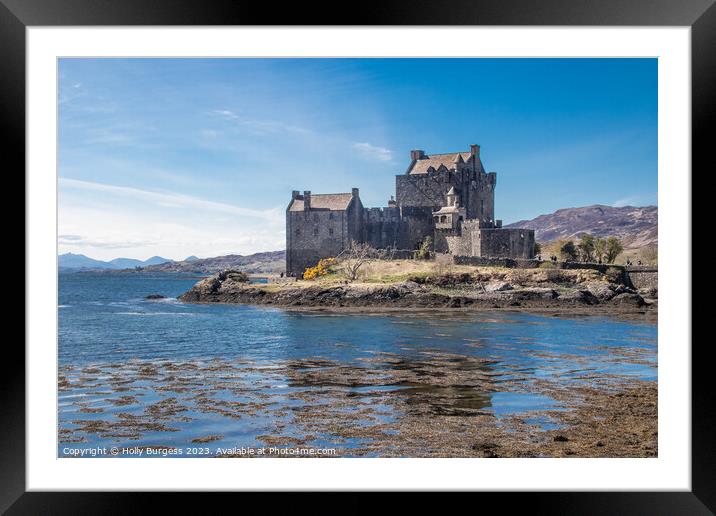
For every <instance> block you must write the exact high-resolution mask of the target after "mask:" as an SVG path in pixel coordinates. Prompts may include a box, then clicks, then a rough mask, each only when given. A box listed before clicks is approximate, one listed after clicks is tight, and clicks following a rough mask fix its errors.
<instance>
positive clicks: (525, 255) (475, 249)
mask: <svg viewBox="0 0 716 516" xmlns="http://www.w3.org/2000/svg"><path fill="white" fill-rule="evenodd" d="M446 241H447V247H448V250H449V251H450V253H451V254H453V255H454V256H490V257H494V258H513V259H515V258H520V259H530V258H533V257H534V245H535V234H534V231H533V230H531V229H504V228H484V227H482V228H481V227H480V225H479V223H478V221H470V220H469V221H466V222H463V225H462V234H461V235H460V236H448V237H447V238H446Z"/></svg>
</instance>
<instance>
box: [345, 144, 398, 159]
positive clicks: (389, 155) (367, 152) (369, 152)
mask: <svg viewBox="0 0 716 516" xmlns="http://www.w3.org/2000/svg"><path fill="white" fill-rule="evenodd" d="M353 148H354V149H356V150H357V151H358V152H360V153H361V154H362V155H363V156H365V157H366V158H369V159H374V160H378V161H390V160H392V159H393V151H391V150H390V149H386V148H385V147H379V146H377V145H371V144H370V143H367V142H363V143H354V144H353Z"/></svg>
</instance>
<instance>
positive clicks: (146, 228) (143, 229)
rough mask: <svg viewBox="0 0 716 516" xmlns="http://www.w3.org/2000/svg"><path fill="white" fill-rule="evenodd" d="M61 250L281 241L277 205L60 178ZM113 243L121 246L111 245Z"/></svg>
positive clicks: (246, 248)
mask: <svg viewBox="0 0 716 516" xmlns="http://www.w3.org/2000/svg"><path fill="white" fill-rule="evenodd" d="M59 190H60V191H59V214H58V223H59V235H60V236H59V237H58V248H59V251H60V253H63V252H68V251H70V252H74V253H82V254H86V255H88V256H92V257H93V258H98V259H102V260H109V259H112V258H116V257H117V256H118V255H121V256H125V257H130V258H141V259H144V258H146V257H148V256H152V255H160V256H165V257H167V258H172V259H177V260H179V259H183V258H185V257H186V256H189V255H192V254H194V255H197V256H220V255H225V254H231V253H238V254H251V253H253V252H257V251H272V250H277V249H282V248H283V247H284V245H285V233H284V222H285V220H284V217H285V213H284V208H283V207H275V208H267V209H251V208H245V207H241V206H236V205H233V204H228V203H223V202H217V201H212V200H208V199H203V198H200V197H196V196H192V195H185V194H180V193H176V192H171V191H152V190H147V189H141V188H133V187H126V186H118V185H112V184H105V183H97V182H92V181H82V180H77V179H69V178H60V180H59ZM118 250H121V252H120V251H118Z"/></svg>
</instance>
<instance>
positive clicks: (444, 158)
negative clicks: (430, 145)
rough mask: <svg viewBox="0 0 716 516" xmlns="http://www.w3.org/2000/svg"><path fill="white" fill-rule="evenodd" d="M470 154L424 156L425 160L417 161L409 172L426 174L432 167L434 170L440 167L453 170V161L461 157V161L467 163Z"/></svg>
mask: <svg viewBox="0 0 716 516" xmlns="http://www.w3.org/2000/svg"><path fill="white" fill-rule="evenodd" d="M470 156H471V154H470V153H469V152H450V153H447V154H433V155H431V156H428V155H426V156H425V159H419V160H417V161H416V162H415V165H413V168H412V169H411V170H410V173H411V174H427V172H428V169H429V168H430V167H433V168H434V169H435V170H437V169H438V168H440V165H445V167H446V168H448V169H450V168H455V160H457V159H458V158H459V157H462V159H463V161H465V162H467V160H468V159H470Z"/></svg>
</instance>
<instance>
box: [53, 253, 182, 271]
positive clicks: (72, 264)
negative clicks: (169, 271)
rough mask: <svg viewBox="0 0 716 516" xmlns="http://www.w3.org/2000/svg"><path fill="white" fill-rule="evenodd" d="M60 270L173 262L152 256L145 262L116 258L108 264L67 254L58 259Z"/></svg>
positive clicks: (140, 265)
mask: <svg viewBox="0 0 716 516" xmlns="http://www.w3.org/2000/svg"><path fill="white" fill-rule="evenodd" d="M57 258H58V262H59V267H60V269H113V270H121V269H132V268H134V267H144V266H146V265H157V264H161V263H167V262H171V260H169V259H168V258H162V257H161V256H152V257H151V258H148V259H146V260H144V261H142V260H135V259H134V258H115V259H114V260H110V261H108V262H104V261H102V260H95V259H93V258H89V257H87V256H85V255H83V254H74V253H65V254H61V255H59V256H58V257H57Z"/></svg>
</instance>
